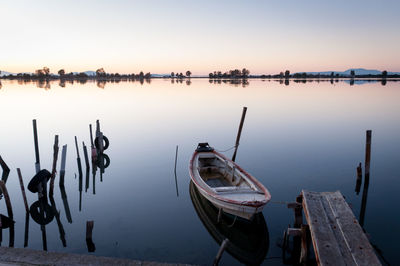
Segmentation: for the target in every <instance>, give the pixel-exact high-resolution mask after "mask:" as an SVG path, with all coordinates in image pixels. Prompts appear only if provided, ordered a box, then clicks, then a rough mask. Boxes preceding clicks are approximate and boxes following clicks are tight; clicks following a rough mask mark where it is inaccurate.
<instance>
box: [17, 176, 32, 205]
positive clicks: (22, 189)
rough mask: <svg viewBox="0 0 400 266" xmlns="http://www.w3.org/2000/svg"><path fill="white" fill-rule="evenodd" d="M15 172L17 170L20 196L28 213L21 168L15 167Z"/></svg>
mask: <svg viewBox="0 0 400 266" xmlns="http://www.w3.org/2000/svg"><path fill="white" fill-rule="evenodd" d="M17 172H18V179H19V184H20V186H21V192H22V197H23V199H24V205H25V210H26V212H27V213H29V207H28V201H27V200H26V194H25V188H24V181H23V180H22V174H21V169H19V168H17Z"/></svg>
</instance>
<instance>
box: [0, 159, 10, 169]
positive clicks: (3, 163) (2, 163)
mask: <svg viewBox="0 0 400 266" xmlns="http://www.w3.org/2000/svg"><path fill="white" fill-rule="evenodd" d="M0 165H1V168H2V169H3V172H10V168H9V167H8V166H7V164H6V163H5V162H4V160H3V158H1V156H0Z"/></svg>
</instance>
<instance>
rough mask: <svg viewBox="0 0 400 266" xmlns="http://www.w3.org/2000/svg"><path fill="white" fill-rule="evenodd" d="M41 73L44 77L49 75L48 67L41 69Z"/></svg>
mask: <svg viewBox="0 0 400 266" xmlns="http://www.w3.org/2000/svg"><path fill="white" fill-rule="evenodd" d="M43 72H44V74H45V75H46V76H48V75H49V74H50V68H48V67H43Z"/></svg>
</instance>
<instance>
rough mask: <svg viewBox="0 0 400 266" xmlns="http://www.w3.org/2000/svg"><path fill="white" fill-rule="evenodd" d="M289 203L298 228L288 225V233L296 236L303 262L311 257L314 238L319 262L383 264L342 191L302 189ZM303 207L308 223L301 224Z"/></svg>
mask: <svg viewBox="0 0 400 266" xmlns="http://www.w3.org/2000/svg"><path fill="white" fill-rule="evenodd" d="M288 207H292V208H294V209H295V224H294V227H295V228H289V229H288V231H287V235H294V236H296V237H297V242H298V243H299V244H300V246H301V248H300V262H302V263H305V262H306V261H307V259H308V256H307V254H308V252H309V249H308V243H309V242H310V239H309V238H311V241H312V244H313V247H314V252H315V258H316V261H317V264H318V265H382V264H381V263H380V261H379V259H378V257H377V256H376V254H375V252H374V249H373V247H372V246H371V244H370V242H369V240H368V238H367V236H366V235H365V233H364V231H363V229H362V228H361V226H360V224H359V223H358V221H357V219H356V217H355V216H354V214H353V212H352V210H351V209H350V207H349V205H348V204H347V202H346V201H345V199H344V198H343V195H342V194H341V193H340V192H339V191H336V192H311V191H305V190H303V191H302V193H301V195H300V196H299V197H297V200H296V204H291V205H290V204H289V206H288ZM301 209H302V210H303V212H304V214H305V218H306V221H307V225H303V224H302V220H303V219H302V211H301ZM306 231H307V232H306ZM299 238H300V239H299Z"/></svg>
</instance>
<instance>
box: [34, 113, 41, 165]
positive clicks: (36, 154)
mask: <svg viewBox="0 0 400 266" xmlns="http://www.w3.org/2000/svg"><path fill="white" fill-rule="evenodd" d="M32 122H33V139H34V143H35V157H36V162H35V167H36V173H37V172H39V171H40V158H39V142H38V134H37V126H36V119H33V121H32Z"/></svg>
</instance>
